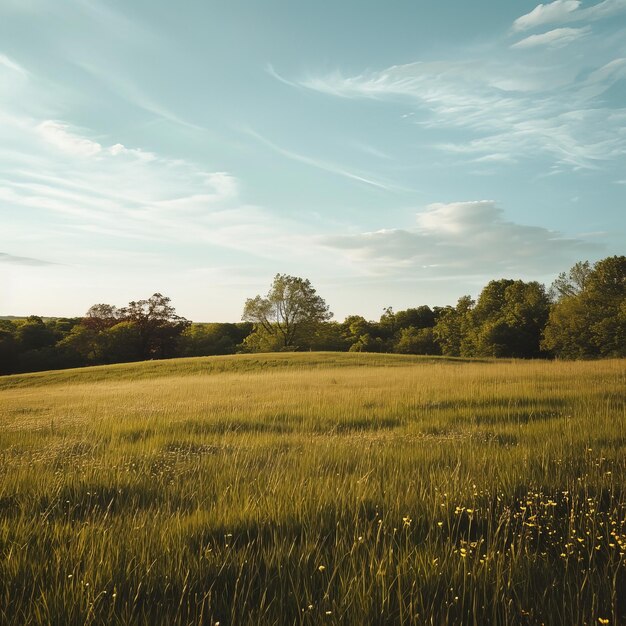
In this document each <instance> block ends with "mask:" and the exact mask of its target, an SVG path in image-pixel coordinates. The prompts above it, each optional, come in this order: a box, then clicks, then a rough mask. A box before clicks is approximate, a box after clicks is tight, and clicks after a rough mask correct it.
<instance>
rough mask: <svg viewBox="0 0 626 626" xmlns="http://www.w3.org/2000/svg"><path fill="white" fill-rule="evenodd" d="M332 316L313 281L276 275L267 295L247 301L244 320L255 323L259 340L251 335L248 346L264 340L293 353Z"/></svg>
mask: <svg viewBox="0 0 626 626" xmlns="http://www.w3.org/2000/svg"><path fill="white" fill-rule="evenodd" d="M332 315H333V314H332V313H331V312H330V311H329V310H328V306H327V305H326V302H325V301H324V300H323V298H321V297H320V296H319V295H317V293H316V291H315V289H314V288H313V286H312V285H311V283H310V281H309V280H305V279H303V278H298V277H295V276H288V275H287V274H276V276H275V277H274V281H273V283H272V286H271V288H270V290H269V292H268V293H267V296H265V297H262V296H256V297H255V298H248V300H246V303H245V305H244V309H243V315H242V319H243V320H244V321H246V322H252V323H253V324H255V331H254V333H253V335H256V337H254V338H253V337H252V335H251V336H250V337H249V338H248V339H249V341H248V339H247V340H246V341H247V342H248V344H250V345H251V344H252V343H253V342H254V341H257V340H258V339H259V338H264V340H265V341H264V342H263V343H264V344H266V345H268V346H270V347H271V346H274V347H275V349H281V350H286V349H291V350H293V349H298V348H301V347H302V345H303V343H305V342H306V341H307V340H308V339H309V338H310V337H311V335H312V334H313V333H315V331H316V329H317V327H318V326H319V324H321V323H322V322H325V321H328V320H329V319H330V318H331V317H332Z"/></svg>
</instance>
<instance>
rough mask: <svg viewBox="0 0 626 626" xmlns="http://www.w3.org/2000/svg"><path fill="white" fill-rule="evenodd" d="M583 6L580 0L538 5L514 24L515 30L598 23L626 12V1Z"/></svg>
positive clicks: (556, 0)
mask: <svg viewBox="0 0 626 626" xmlns="http://www.w3.org/2000/svg"><path fill="white" fill-rule="evenodd" d="M581 4H582V3H581V2H580V1H579V0H555V1H554V2H550V3H548V4H538V5H537V6H536V7H535V8H534V9H533V10H532V11H531V12H530V13H526V14H525V15H522V16H521V17H518V18H517V19H516V20H515V21H514V22H513V30H514V31H523V30H529V29H531V28H537V27H538V26H545V25H546V24H564V23H568V22H578V21H596V20H601V19H604V18H607V17H611V16H612V15H617V14H619V13H623V12H624V11H626V0H604V1H603V2H599V3H598V4H594V5H592V6H590V7H587V8H581Z"/></svg>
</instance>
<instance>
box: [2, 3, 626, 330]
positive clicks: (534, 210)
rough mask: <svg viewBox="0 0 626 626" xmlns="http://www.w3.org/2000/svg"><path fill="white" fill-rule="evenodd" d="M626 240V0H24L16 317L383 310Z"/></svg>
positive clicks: (234, 317)
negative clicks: (305, 295) (278, 302)
mask: <svg viewBox="0 0 626 626" xmlns="http://www.w3.org/2000/svg"><path fill="white" fill-rule="evenodd" d="M624 242H626V0H601V1H600V2H588V1H584V2H581V1H579V0H555V1H554V2H549V3H546V4H536V2H535V1H530V2H529V1H526V0H514V1H512V2H493V1H486V0H475V1H474V2H467V1H466V0H454V1H452V0H439V1H438V2H430V1H429V2H427V1H425V0H422V1H416V0H389V1H387V2H380V1H374V0H342V1H341V2H337V0H317V1H315V2H313V1H309V2H305V1H302V2H294V1H293V0H264V1H263V2H259V1H258V0H202V1H201V0H188V1H187V2H184V3H174V2H170V1H168V0H134V1H133V2H128V0H64V2H51V1H50V0H1V1H0V315H28V314H37V315H46V316H79V315H82V314H84V313H85V311H86V310H87V309H88V308H89V307H90V306H91V305H92V304H95V303H101V302H104V303H109V304H115V305H118V306H123V305H125V304H126V303H128V302H129V301H130V300H137V299H141V298H147V297H149V296H150V295H152V294H153V293H155V292H160V293H162V294H164V295H167V296H169V297H170V298H171V299H172V304H173V305H174V306H175V307H176V310H177V312H178V313H179V314H181V315H183V316H185V317H187V318H189V319H192V320H194V321H232V322H234V321H238V320H239V319H240V318H241V313H242V309H243V304H244V302H245V299H246V298H248V297H254V296H255V295H257V294H265V293H266V292H267V291H268V289H269V287H270V285H271V282H272V279H273V277H274V275H275V274H276V273H283V274H290V275H293V276H301V277H304V278H308V279H310V281H311V283H312V284H313V286H314V287H315V288H316V289H317V292H318V293H319V295H321V296H322V297H323V298H324V299H325V300H326V302H327V303H328V304H329V306H330V308H331V310H332V311H333V312H334V313H335V319H338V320H341V319H343V318H344V317H345V316H346V315H349V314H359V315H363V316H365V317H367V318H369V319H378V318H379V317H380V315H381V313H382V310H383V308H384V307H387V306H392V307H393V308H394V309H395V310H400V309H405V308H408V307H414V306H419V305H422V304H428V305H430V306H434V305H445V304H455V303H456V301H457V299H458V298H459V297H461V296H463V295H464V294H469V295H472V296H473V297H475V296H477V295H478V294H479V293H480V290H481V289H482V287H483V286H484V285H485V284H486V283H487V282H488V281H489V280H492V279H498V278H514V279H518V278H520V279H523V280H538V281H541V282H543V283H545V284H547V285H549V284H550V282H551V281H552V280H553V279H554V278H555V277H556V275H557V274H558V273H559V272H561V271H564V270H568V269H569V268H570V267H571V266H572V265H573V264H574V263H575V262H577V261H580V260H587V259H588V260H590V261H592V262H593V261H596V260H599V259H601V258H604V257H606V256H609V255H613V254H624V253H625V252H626V251H625V246H624Z"/></svg>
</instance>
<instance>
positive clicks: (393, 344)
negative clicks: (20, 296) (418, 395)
mask: <svg viewBox="0 0 626 626" xmlns="http://www.w3.org/2000/svg"><path fill="white" fill-rule="evenodd" d="M242 320H243V321H242V322H239V323H209V324H199V323H192V322H190V321H189V320H187V319H185V318H183V317H181V316H179V315H177V314H176V311H175V309H174V307H173V306H172V305H171V301H170V299H169V298H167V297H165V296H163V295H162V294H159V293H156V294H154V295H153V296H151V297H150V298H148V299H146V300H138V301H133V302H130V303H129V304H128V305H127V306H125V307H122V308H117V307H116V306H113V305H109V304H95V305H94V306H92V307H91V308H90V309H89V310H88V311H87V313H86V314H85V316H84V317H79V318H56V319H43V318H41V317H38V316H30V317H27V318H25V319H20V320H12V319H1V320H0V373H2V374H10V373H17V372H29V371H38V370H46V369H58V368H68V367H79V366H85V365H99V364H108V363H120V362H128V361H140V360H146V359H167V358H172V357H186V356H208V355H219V354H234V353H238V352H272V351H283V350H289V351H291V350H333V351H350V352H396V353H400V354H424V355H444V356H460V357H512V358H566V359H588V358H608V357H624V356H626V257H625V256H612V257H608V258H606V259H603V260H601V261H598V262H597V263H595V264H594V265H592V264H590V263H589V262H587V261H585V262H580V263H576V265H574V266H573V267H572V268H571V269H570V271H569V272H563V273H562V274H560V275H559V276H558V278H557V279H556V280H555V281H554V283H553V284H552V286H551V287H550V288H549V289H546V288H545V286H544V285H542V284H540V283H538V282H535V281H530V282H525V281H522V280H512V279H499V280H492V281H490V282H489V283H488V284H487V285H486V286H485V287H484V288H483V290H482V291H481V293H480V295H479V296H478V298H477V299H476V300H473V299H472V298H471V297H470V296H463V297H461V298H460V299H459V300H458V302H457V304H456V305H455V306H445V307H437V306H435V307H432V308H431V307H429V306H428V305H420V306H417V307H415V308H409V309H406V310H403V311H394V310H393V309H392V308H391V307H387V308H385V309H384V310H383V313H382V315H381V317H380V319H379V320H377V321H373V320H367V319H365V318H364V317H362V316H360V315H351V316H348V317H347V318H346V319H345V320H344V321H343V322H336V321H332V313H331V312H330V310H329V307H328V305H327V304H326V302H325V301H324V299H323V298H322V297H321V296H319V295H318V294H317V292H316V290H315V289H314V288H313V286H312V285H311V283H310V281H309V280H306V279H303V278H299V277H295V276H289V275H286V274H277V275H276V276H275V278H274V281H273V283H272V285H271V287H270V290H269V291H268V293H267V294H266V295H265V296H260V295H258V296H256V297H254V298H249V299H248V300H247V301H246V303H245V305H244V310H243V316H242Z"/></svg>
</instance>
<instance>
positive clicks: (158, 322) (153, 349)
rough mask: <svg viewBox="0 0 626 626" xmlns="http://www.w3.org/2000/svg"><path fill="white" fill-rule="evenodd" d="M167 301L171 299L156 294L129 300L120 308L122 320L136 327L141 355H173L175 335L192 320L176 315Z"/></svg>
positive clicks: (148, 356) (177, 336)
mask: <svg viewBox="0 0 626 626" xmlns="http://www.w3.org/2000/svg"><path fill="white" fill-rule="evenodd" d="M170 302H171V299H170V298H167V297H166V296H163V295H162V294H160V293H155V294H153V295H152V296H150V297H149V298H148V299H147V300H137V301H133V302H129V303H128V306H127V307H124V308H123V309H122V310H121V311H120V318H121V320H122V321H124V322H131V323H132V324H134V325H135V326H136V327H137V333H138V336H139V354H140V358H142V359H150V358H157V359H164V358H169V357H172V356H174V355H175V351H176V343H177V341H178V338H179V336H180V334H181V333H182V332H183V331H184V330H185V328H187V327H188V326H189V324H190V323H191V322H189V320H186V319H185V318H184V317H181V316H180V315H177V314H176V310H175V309H174V307H173V306H172V305H171V304H170ZM111 328H114V327H111ZM127 331H128V328H126V330H125V333H126V332H127Z"/></svg>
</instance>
